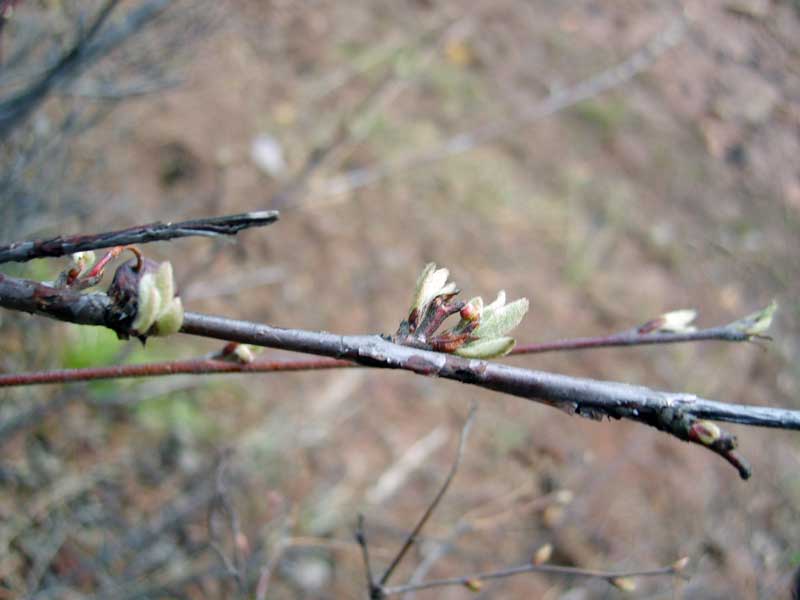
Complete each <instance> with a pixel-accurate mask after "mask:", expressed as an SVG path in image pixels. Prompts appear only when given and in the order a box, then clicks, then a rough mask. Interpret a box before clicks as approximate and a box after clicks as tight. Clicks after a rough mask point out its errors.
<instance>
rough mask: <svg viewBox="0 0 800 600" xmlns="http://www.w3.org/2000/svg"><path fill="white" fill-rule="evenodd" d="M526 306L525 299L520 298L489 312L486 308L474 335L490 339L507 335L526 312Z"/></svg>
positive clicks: (527, 303) (526, 300)
mask: <svg viewBox="0 0 800 600" xmlns="http://www.w3.org/2000/svg"><path fill="white" fill-rule="evenodd" d="M503 295H505V294H503ZM492 304H494V303H492ZM528 306H529V302H528V299H527V298H520V299H519V300H515V301H514V302H512V303H511V304H506V305H505V306H500V308H497V309H495V310H493V311H491V312H490V311H489V307H488V306H487V307H486V308H485V309H484V310H483V316H482V317H481V323H480V325H478V328H477V329H476V330H475V333H474V335H475V336H476V337H479V338H485V339H491V338H497V337H501V336H503V335H505V334H507V333H508V332H509V331H511V330H512V329H514V328H515V327H516V326H517V325H519V324H520V322H521V321H522V319H523V317H524V316H525V313H527V312H528Z"/></svg>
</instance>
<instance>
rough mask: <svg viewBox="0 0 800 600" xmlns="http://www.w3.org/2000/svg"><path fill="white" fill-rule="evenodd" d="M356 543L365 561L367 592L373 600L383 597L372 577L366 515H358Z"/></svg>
mask: <svg viewBox="0 0 800 600" xmlns="http://www.w3.org/2000/svg"><path fill="white" fill-rule="evenodd" d="M355 537H356V543H357V544H358V546H359V548H361V558H362V560H363V561H364V574H365V576H366V578H367V590H369V597H370V599H372V600H376V599H379V598H380V597H381V595H380V594H381V592H380V587H379V586H378V585H376V583H375V577H374V576H373V575H372V565H371V564H370V560H369V546H368V544H367V529H366V524H365V522H364V515H363V514H359V515H358V521H357V522H356V536H355Z"/></svg>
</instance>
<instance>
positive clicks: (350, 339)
mask: <svg viewBox="0 0 800 600" xmlns="http://www.w3.org/2000/svg"><path fill="white" fill-rule="evenodd" d="M0 306H3V307H5V308H10V309H13V310H19V311H24V312H29V313H35V314H39V315H43V316H48V317H51V318H56V319H59V320H62V321H69V322H73V323H80V324H86V325H103V326H108V317H109V313H110V312H112V310H111V309H112V303H111V300H110V299H109V298H108V296H106V295H105V294H100V293H92V294H80V293H78V292H75V291H71V290H65V289H56V288H53V287H50V286H47V285H44V284H41V283H37V282H32V281H27V280H24V279H18V278H15V277H10V276H7V275H2V274H0ZM112 329H113V327H112ZM181 332H182V333H185V334H189V335H197V336H202V337H208V338H214V339H219V340H225V341H234V342H239V343H244V344H252V345H255V346H263V347H268V348H278V349H283V350H290V351H294V352H304V353H308V354H315V355H318V356H327V357H331V358H335V359H337V360H349V361H352V362H354V363H357V364H359V365H362V366H367V367H373V368H385V369H402V370H406V371H411V372H413V373H416V374H418V375H425V376H434V377H442V378H445V379H452V380H455V381H459V382H462V383H467V384H471V385H476V386H478V387H482V388H485V389H490V390H494V391H497V392H501V393H505V394H509V395H513V396H518V397H521V398H525V399H528V400H533V401H537V402H541V403H544V404H547V405H549V406H552V407H554V408H559V409H561V410H564V411H565V412H567V413H569V414H577V415H580V416H584V417H589V418H593V419H602V418H603V417H608V418H610V419H628V420H632V421H637V422H640V423H644V424H646V425H650V426H652V427H655V428H656V429H659V430H661V431H664V432H666V433H669V434H671V435H673V436H675V437H677V438H679V439H682V440H684V441H688V442H692V443H696V444H699V445H702V446H704V447H706V448H707V449H709V450H711V451H713V452H715V453H717V454H719V455H720V456H722V457H723V458H725V459H726V460H727V461H728V462H729V463H731V464H732V465H733V466H735V467H736V468H737V470H738V471H739V474H740V475H741V476H742V477H743V478H747V477H749V476H750V471H749V468H748V467H747V466H746V465H745V464H744V463H743V462H742V460H741V459H740V458H739V457H738V455H736V453H735V452H734V450H735V447H736V439H735V437H733V436H732V435H730V434H728V433H725V432H721V431H719V429H718V428H716V426H713V424H710V425H712V427H711V428H709V427H708V425H709V424H708V423H706V422H705V420H711V421H726V422H732V423H739V424H743V425H753V426H760V427H773V428H779V429H792V430H800V411H792V410H786V409H779V408H771V407H761V406H749V405H740V404H728V403H723V402H716V401H713V400H707V399H704V398H700V397H698V396H695V395H693V394H687V393H670V392H664V391H658V390H653V389H650V388H647V387H643V386H634V385H629V384H625V383H618V382H608V381H596V380H592V379H582V378H577V377H570V376H567V375H560V374H555V373H547V372H542V371H534V370H531V369H523V368H519V367H513V366H510V365H504V364H498V363H494V362H489V361H485V360H478V359H465V358H461V357H458V356H454V355H450V354H441V353H437V352H431V351H428V350H422V349H419V348H413V347H409V346H401V345H399V344H395V343H393V342H391V341H388V340H387V339H385V338H383V337H381V336H378V335H360V336H358V335H356V336H342V335H335V334H332V333H326V332H313V331H305V330H298V329H281V328H276V327H271V326H269V325H264V324H260V323H252V322H248V321H240V320H235V319H227V318H224V317H217V316H211V315H203V314H198V313H191V312H188V313H186V314H185V316H184V321H183V326H182V327H181Z"/></svg>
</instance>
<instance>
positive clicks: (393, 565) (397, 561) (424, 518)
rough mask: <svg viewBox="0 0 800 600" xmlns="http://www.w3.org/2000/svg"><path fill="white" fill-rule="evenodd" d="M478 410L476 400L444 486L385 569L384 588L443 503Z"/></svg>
mask: <svg viewBox="0 0 800 600" xmlns="http://www.w3.org/2000/svg"><path fill="white" fill-rule="evenodd" d="M477 411H478V405H477V404H476V403H475V402H473V403H472V406H471V407H470V409H469V415H467V419H466V421H465V422H464V426H463V427H462V428H461V436H460V437H459V440H458V450H457V451H456V457H455V460H454V461H453V465H452V466H451V467H450V472H449V473H448V474H447V477H446V478H445V480H444V483H443V484H442V487H441V488H440V489H439V491H438V493H437V494H436V496H435V497H434V499H433V501H432V502H431V503H430V504H429V505H428V508H426V509H425V512H424V513H423V515H422V517H421V518H420V520H419V521H418V522H417V524H416V525H415V526H414V529H413V530H412V531H411V533H409V534H408V537H406V540H405V542H403V545H402V546H401V547H400V550H399V551H398V552H397V555H396V556H395V557H394V559H393V560H392V562H391V563H390V564H389V566H388V567H387V568H386V571H384V573H383V575H382V576H381V579H380V581H379V582H378V585H379V586H380V587H381V588H382V589H383V586H385V585H386V583H387V582H388V581H389V578H390V577H391V576H392V573H394V572H395V570H397V567H398V566H399V565H400V563H401V562H402V561H403V558H405V556H406V554H407V553H408V551H409V550H410V549H411V546H413V545H414V544H415V543H416V541H417V537H418V536H419V534H420V532H421V531H422V529H423V527H425V525H426V524H427V522H428V520H429V519H430V518H431V515H432V514H433V512H434V511H435V510H436V508H437V507H438V506H439V504H440V503H441V501H442V498H444V495H445V494H446V493H447V490H448V488H449V487H450V484H451V483H452V482H453V479H454V478H455V476H456V473H457V472H458V467H459V465H460V464H461V457H462V456H463V455H464V446H465V445H466V442H467V436H468V435H469V430H470V429H471V428H472V423H473V421H474V420H475V414H476V413H477Z"/></svg>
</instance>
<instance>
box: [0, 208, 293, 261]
mask: <svg viewBox="0 0 800 600" xmlns="http://www.w3.org/2000/svg"><path fill="white" fill-rule="evenodd" d="M277 220H278V212H277V211H274V210H262V211H256V212H249V213H243V214H239V215H229V216H225V217H213V218H208V219H195V220H192V221H182V222H180V223H162V222H160V221H157V222H155V223H150V224H148V225H137V226H136V227H129V228H128V229H120V230H117V231H109V232H105V233H95V234H90V235H73V236H66V237H64V236H59V237H55V238H52V239H49V240H35V241H24V242H14V243H12V244H7V245H5V246H0V263H7V262H25V261H28V260H31V259H34V258H45V257H53V256H64V255H67V254H72V253H74V252H81V251H84V250H95V249H97V248H110V247H112V246H125V245H128V244H143V243H146V242H157V241H163V240H171V239H174V238H181V237H189V236H193V235H200V236H207V237H215V236H221V235H236V234H237V233H239V232H240V231H242V230H243V229H248V228H250V227H263V226H265V225H270V224H272V223H274V222H275V221H277Z"/></svg>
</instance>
